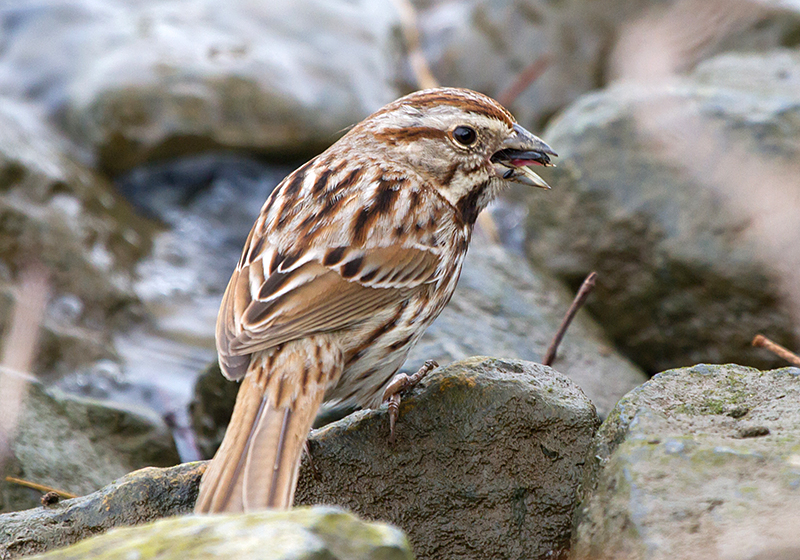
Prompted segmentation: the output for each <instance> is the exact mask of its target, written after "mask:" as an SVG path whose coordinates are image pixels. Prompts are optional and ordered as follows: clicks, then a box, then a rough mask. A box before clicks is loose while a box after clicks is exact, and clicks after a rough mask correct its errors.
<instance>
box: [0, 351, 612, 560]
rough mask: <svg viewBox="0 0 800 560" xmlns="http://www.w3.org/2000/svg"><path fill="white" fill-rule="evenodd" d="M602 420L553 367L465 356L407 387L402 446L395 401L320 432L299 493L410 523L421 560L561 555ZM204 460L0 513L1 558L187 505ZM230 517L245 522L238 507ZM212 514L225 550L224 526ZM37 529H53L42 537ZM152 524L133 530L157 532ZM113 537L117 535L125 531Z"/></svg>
mask: <svg viewBox="0 0 800 560" xmlns="http://www.w3.org/2000/svg"><path fill="white" fill-rule="evenodd" d="M598 424H599V420H598V418H597V415H596V413H595V410H594V406H593V405H592V404H591V402H589V400H588V399H587V398H586V396H585V395H584V394H583V392H582V391H581V390H580V389H579V388H578V387H577V386H576V385H575V384H574V383H573V382H571V381H570V380H569V379H568V378H567V377H565V376H563V375H561V374H559V373H557V372H556V371H554V370H552V369H550V368H547V367H545V366H540V365H538V364H532V363H529V362H522V361H518V360H499V359H494V358H473V359H470V360H465V361H462V362H458V363H456V364H452V365H451V366H449V367H447V368H441V369H438V370H435V371H434V372H431V373H430V374H429V376H428V377H426V378H425V379H423V381H422V382H421V384H420V385H418V386H417V387H416V388H415V389H414V390H413V391H412V392H411V394H410V395H407V396H406V397H405V398H404V399H403V402H402V403H401V405H400V419H399V422H398V424H397V430H398V432H397V440H396V443H395V444H393V445H390V444H389V443H388V435H389V424H388V417H387V412H386V407H383V408H381V409H379V410H372V411H362V412H357V413H355V414H353V415H351V416H348V417H346V418H344V419H342V420H339V421H338V422H334V423H332V424H329V425H328V426H326V427H325V428H323V429H321V430H315V431H312V434H311V438H310V444H309V449H310V460H308V459H306V460H304V462H303V465H302V466H301V471H300V481H299V485H298V491H297V499H296V503H297V504H298V505H300V504H318V503H325V504H335V505H339V506H343V507H346V508H348V509H350V510H352V511H354V512H356V513H357V514H359V515H362V516H364V517H366V518H368V519H375V520H381V521H388V522H391V523H394V524H396V525H397V526H399V527H401V528H402V529H403V530H404V531H406V532H407V534H408V535H409V540H410V541H411V543H412V546H413V549H414V552H415V554H416V555H417V558H437V559H447V558H464V557H465V556H469V557H470V558H497V557H498V555H500V556H501V557H508V558H534V559H535V558H541V559H545V558H560V557H563V555H564V554H565V551H566V549H567V548H568V544H569V539H570V531H571V522H572V515H573V510H574V508H575V506H576V504H577V498H578V496H579V494H580V492H581V489H582V488H581V484H582V481H583V480H584V471H585V465H586V463H585V461H586V455H587V453H588V451H589V449H590V446H591V443H592V440H593V436H594V434H595V430H596V428H597V426H598ZM202 468H203V466H202V465H201V464H188V465H183V466H180V467H176V468H174V469H166V470H158V469H148V470H145V471H141V472H139V473H133V474H132V475H130V476H128V477H126V478H123V479H121V480H119V481H117V482H115V483H114V484H113V485H111V486H109V487H107V488H104V489H102V490H101V491H99V492H96V493H95V494H93V495H90V496H86V497H84V498H79V499H77V500H68V501H65V502H62V503H61V504H59V505H58V506H57V507H56V508H39V509H36V510H29V511H27V512H20V513H14V514H9V515H6V516H4V517H0V527H4V528H5V531H6V532H5V534H0V536H2V537H4V539H5V542H7V543H10V544H9V545H7V548H6V550H5V551H3V549H0V552H5V554H6V556H5V557H3V556H0V558H3V559H4V560H5V558H11V557H12V556H16V555H18V554H24V553H31V552H34V551H43V550H49V549H50V548H52V547H53V546H61V545H63V544H65V543H68V542H74V541H75V540H78V539H80V538H82V537H83V536H85V535H86V534H87V533H90V532H94V533H97V532H102V531H106V530H108V529H109V528H111V527H114V526H122V525H130V524H135V523H139V522H141V521H145V520H151V519H153V518H154V517H157V516H167V515H175V514H183V513H186V512H187V511H188V510H189V509H190V508H191V503H192V501H193V500H194V497H195V496H196V492H197V485H198V483H199V478H200V475H201V471H202ZM218 519H223V520H225V521H221V522H220V523H221V524H222V525H221V526H222V527H226V529H225V530H227V528H228V527H229V528H230V530H231V531H235V530H236V529H234V528H233V527H235V525H236V524H235V523H234V524H230V525H229V524H228V521H227V519H228V518H218ZM259 519H261V518H259ZM187 523H192V522H187ZM168 526H169V527H183V525H181V524H180V523H178V524H177V525H168ZM201 526H203V527H208V529H207V530H208V531H209V532H210V533H211V534H212V535H213V539H211V541H210V542H209V549H210V550H216V548H215V547H216V546H217V545H216V543H217V536H216V535H217V534H218V532H217V531H218V530H217V529H215V528H213V527H212V525H205V522H203V523H201ZM32 527H41V528H42V529H41V530H39V531H34V534H35V536H32V535H31V532H32V529H31V528H32ZM143 531H144V532H136V533H124V535H128V536H130V538H131V539H134V538H135V539H140V538H141V539H144V538H145V536H144V535H147V534H151V533H152V531H151V530H149V529H143ZM157 534H158V535H159V536H160V537H163V536H164V533H163V532H160V531H159V532H158V533H157ZM292 534H294V533H292ZM343 534H344V533H343ZM348 536H352V533H349V534H348ZM109 538H110V539H111V541H110V542H113V543H114V547H116V546H117V543H118V540H117V537H113V538H112V537H111V536H109ZM234 540H235V539H234ZM137 542H138V541H137ZM141 542H143V541H141ZM93 546H94V545H90V544H89V543H86V547H87V548H78V549H75V550H76V551H80V553H87V551H89V550H94V549H93V548H89V547H93ZM98 546H99V545H98ZM120 546H121V545H120ZM114 550H116V548H115V549H114ZM64 553H65V554H66V553H67V552H66V551H65V552H64ZM74 554H76V555H77V554H78V552H75V553H74ZM115 554H116V552H115ZM67 557H68V558H71V557H72V556H67ZM75 557H79V556H75ZM112 557H114V558H115V557H116V556H112ZM334 557H336V556H334ZM356 557H359V556H356Z"/></svg>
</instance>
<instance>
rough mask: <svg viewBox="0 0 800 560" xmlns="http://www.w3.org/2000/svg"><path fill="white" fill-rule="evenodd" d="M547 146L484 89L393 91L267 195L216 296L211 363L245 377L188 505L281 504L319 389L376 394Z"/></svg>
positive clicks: (351, 396) (358, 400)
mask: <svg viewBox="0 0 800 560" xmlns="http://www.w3.org/2000/svg"><path fill="white" fill-rule="evenodd" d="M548 154H549V155H555V154H554V153H553V151H552V150H551V149H550V148H549V147H548V146H547V145H546V144H545V143H544V142H542V141H541V140H539V139H538V138H536V137H535V136H533V135H532V134H530V133H529V132H527V131H526V130H525V129H523V128H522V127H520V126H519V125H517V124H516V123H515V122H514V119H513V117H512V116H511V114H510V113H509V112H508V111H506V110H505V109H504V108H503V107H501V106H500V105H499V104H498V103H497V102H496V101H494V100H492V99H490V98H488V97H486V96H484V95H482V94H479V93H475V92H472V91H469V90H462V89H453V88H438V89H432V90H426V91H421V92H417V93H413V94H411V95H408V96H406V97H403V98H401V99H399V100H397V101H395V102H393V103H390V104H389V105H387V106H385V107H384V108H382V109H380V110H379V111H377V112H376V113H374V114H373V115H371V116H370V117H368V118H367V119H365V120H364V121H362V122H361V123H359V124H357V125H356V126H355V127H354V128H353V129H352V130H351V131H350V132H348V133H347V134H346V135H345V136H344V137H343V138H342V139H341V140H339V141H338V142H336V143H335V144H334V145H333V146H331V147H330V148H328V150H326V151H325V152H324V153H323V154H321V155H320V156H318V157H316V158H314V159H312V160H311V161H310V162H308V163H306V164H305V165H303V166H302V167H300V168H298V169H297V170H296V171H294V172H293V173H291V174H290V175H289V176H288V177H287V178H286V179H284V180H283V182H282V183H281V184H280V185H278V186H277V187H276V188H275V191H274V192H273V193H272V195H270V197H269V198H268V199H267V201H266V203H265V204H264V207H263V208H262V210H261V214H260V215H259V217H258V219H257V220H256V223H255V225H254V226H253V229H252V231H251V232H250V235H249V236H248V238H247V242H246V243H245V247H244V250H243V252H242V258H241V260H240V261H239V264H238V266H237V267H236V270H235V271H234V273H233V275H232V277H231V280H230V283H229V284H228V288H227V290H226V291H225V295H224V296H223V299H222V305H221V306H220V312H219V317H218V320H217V349H218V351H219V360H220V366H221V367H222V371H223V373H224V374H225V375H226V376H227V377H228V378H230V379H235V380H241V381H242V386H241V388H240V389H239V395H238V398H237V401H236V406H235V408H234V412H233V416H232V418H231V422H230V424H229V426H228V430H227V432H226V434H225V439H224V441H223V442H222V445H221V447H220V449H219V451H217V454H216V456H215V457H214V459H213V461H212V462H211V465H210V466H209V468H208V470H207V471H206V473H205V475H204V476H203V481H202V483H201V486H200V495H199V497H198V500H197V505H196V508H195V510H196V511H197V512H218V511H247V510H255V509H261V508H268V507H280V508H286V507H289V506H291V504H292V500H293V497H294V489H295V486H296V483H297V471H298V468H299V462H300V454H301V450H302V446H303V442H304V441H305V438H306V437H307V434H308V431H309V429H310V427H311V422H312V421H313V419H314V416H315V415H316V413H317V410H318V409H319V407H320V405H321V403H322V402H323V400H327V401H337V402H342V403H345V404H355V405H358V406H362V407H376V406H379V405H380V404H381V401H382V399H383V393H384V389H385V388H386V386H387V385H388V384H389V382H390V381H391V379H392V377H393V376H394V374H395V373H396V372H397V370H398V369H399V368H400V366H401V365H402V364H403V362H404V361H405V358H406V356H407V354H408V352H409V350H410V349H411V348H412V347H413V345H414V344H415V343H416V342H417V340H418V339H419V338H420V336H422V333H423V332H424V331H425V329H426V328H427V327H428V325H430V324H431V322H433V320H434V319H435V318H436V317H437V316H438V315H439V313H440V312H441V311H442V309H443V308H444V306H445V305H447V302H448V301H449V300H450V296H451V295H452V294H453V290H454V289H455V286H456V282H457V281H458V276H459V274H460V272H461V265H462V263H463V259H464V256H465V254H466V250H467V246H468V244H469V240H470V237H471V235H472V228H473V226H474V223H475V220H476V219H477V216H478V214H479V212H480V211H481V210H482V209H483V208H485V207H486V205H487V204H488V203H489V202H490V201H491V200H492V199H493V198H494V197H495V196H496V195H497V193H498V192H499V191H500V190H501V189H502V188H503V187H504V186H505V185H506V184H507V183H508V182H521V183H525V184H528V185H532V186H539V187H546V184H545V183H544V181H542V180H541V178H539V177H538V175H536V174H535V173H534V172H533V171H531V170H530V169H529V167H528V166H530V165H533V164H540V165H548V164H549V161H550V160H549V157H548Z"/></svg>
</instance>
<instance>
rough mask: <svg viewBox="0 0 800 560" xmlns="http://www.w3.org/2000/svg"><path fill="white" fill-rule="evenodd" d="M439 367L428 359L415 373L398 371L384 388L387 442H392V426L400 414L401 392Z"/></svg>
mask: <svg viewBox="0 0 800 560" xmlns="http://www.w3.org/2000/svg"><path fill="white" fill-rule="evenodd" d="M437 367H439V364H437V363H436V362H435V361H433V360H428V361H427V362H425V363H424V364H422V367H421V368H419V370H418V371H417V373H415V374H414V375H411V376H408V375H406V374H405V373H398V374H397V375H395V376H394V377H393V378H392V380H391V381H390V382H389V384H388V385H387V386H386V390H385V391H384V392H383V402H385V403H388V404H389V443H390V444H394V426H395V423H396V422H397V417H398V416H399V415H400V398H401V395H402V394H403V393H405V392H406V391H408V390H409V389H411V388H413V387H414V386H415V385H416V384H417V383H419V382H420V381H421V380H422V378H423V377H425V376H426V375H428V372H430V371H431V370H432V369H434V368H437Z"/></svg>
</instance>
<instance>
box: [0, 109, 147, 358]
mask: <svg viewBox="0 0 800 560" xmlns="http://www.w3.org/2000/svg"><path fill="white" fill-rule="evenodd" d="M66 145H67V143H66V141H64V140H63V138H61V137H60V136H59V134H58V133H57V132H56V131H54V130H52V129H50V128H48V127H45V126H44V125H42V124H41V121H39V119H38V118H37V116H36V111H35V110H34V109H33V108H32V107H31V106H29V105H25V104H22V103H17V102H14V101H11V100H9V99H5V98H4V99H2V102H0V294H2V297H1V298H0V321H2V322H3V323H4V324H5V322H6V321H7V319H8V312H9V308H10V305H11V302H12V301H13V297H14V293H15V289H16V285H15V281H16V278H17V276H18V272H19V269H20V268H21V267H23V266H25V265H26V263H29V262H31V261H35V260H38V261H40V262H41V263H42V264H43V265H44V266H45V267H46V268H47V270H48V272H49V275H50V282H51V285H52V290H51V300H50V304H49V306H48V308H47V311H46V313H45V317H44V325H43V326H44V329H45V332H44V334H43V338H42V343H41V346H40V350H39V352H38V356H37V361H36V364H35V366H36V371H38V372H42V373H53V372H55V373H64V372H65V371H72V370H73V369H75V368H77V367H80V366H83V365H86V364H88V363H92V362H93V361H95V360H98V359H101V358H113V357H114V352H113V350H109V340H110V331H111V330H113V329H114V328H118V327H121V326H123V325H126V324H130V322H131V320H132V319H133V317H134V316H135V314H136V303H137V302H136V298H135V297H134V296H132V295H131V285H132V267H133V263H134V262H135V261H136V260H138V259H139V257H140V256H141V255H142V254H143V253H145V252H146V251H147V250H148V248H149V233H150V228H152V225H151V224H149V223H148V222H147V221H145V220H142V219H141V218H138V217H137V216H135V215H134V214H133V212H132V211H131V209H130V207H129V206H128V204H127V203H126V202H125V201H124V200H121V199H120V197H119V196H118V195H116V193H115V191H114V189H113V187H112V186H111V185H110V184H109V183H108V181H106V180H104V179H103V178H101V177H99V176H98V175H96V174H94V173H92V172H91V171H89V170H87V169H86V168H84V167H82V166H81V165H79V164H77V163H75V162H73V161H71V160H70V159H69V158H68V157H66V156H65V155H64V152H65V151H66Z"/></svg>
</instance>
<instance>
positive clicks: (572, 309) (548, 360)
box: [542, 272, 597, 366]
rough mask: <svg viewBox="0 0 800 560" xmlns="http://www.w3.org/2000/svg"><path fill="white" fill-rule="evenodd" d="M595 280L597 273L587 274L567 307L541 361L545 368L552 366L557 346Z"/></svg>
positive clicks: (592, 287)
mask: <svg viewBox="0 0 800 560" xmlns="http://www.w3.org/2000/svg"><path fill="white" fill-rule="evenodd" d="M596 280H597V273H596V272H591V273H589V276H587V277H586V280H584V281H583V284H581V287H580V289H579V290H578V293H577V294H575V299H573V300H572V305H570V306H569V309H568V310H567V313H566V315H564V319H563V320H562V321H561V325H560V326H559V327H558V330H557V331H556V334H555V336H554V337H553V341H552V342H551V343H550V346H549V347H548V348H547V353H546V354H545V355H544V360H542V363H543V364H544V365H546V366H549V365H553V362H554V361H555V359H556V352H557V351H558V345H559V344H561V339H562V338H564V334H566V332H567V329H568V328H569V325H570V323H572V319H574V318H575V314H576V313H577V312H578V310H579V309H580V308H581V306H582V305H583V304H584V302H585V301H586V298H587V297H589V294H590V293H591V292H592V290H593V289H594V284H595V281H596Z"/></svg>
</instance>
